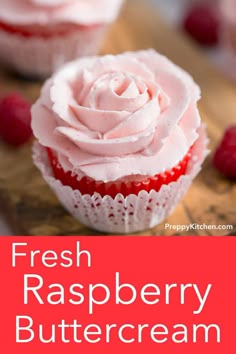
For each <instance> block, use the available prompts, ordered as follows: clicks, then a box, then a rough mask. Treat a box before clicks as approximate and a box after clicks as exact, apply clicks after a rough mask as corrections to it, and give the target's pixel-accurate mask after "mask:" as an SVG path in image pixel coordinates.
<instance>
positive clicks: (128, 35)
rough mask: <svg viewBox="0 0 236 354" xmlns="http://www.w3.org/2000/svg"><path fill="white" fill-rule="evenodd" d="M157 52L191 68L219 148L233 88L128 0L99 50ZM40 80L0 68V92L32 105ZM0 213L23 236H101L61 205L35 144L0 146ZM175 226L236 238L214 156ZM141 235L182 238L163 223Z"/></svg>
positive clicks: (231, 188) (232, 202) (231, 189)
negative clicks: (35, 160)
mask: <svg viewBox="0 0 236 354" xmlns="http://www.w3.org/2000/svg"><path fill="white" fill-rule="evenodd" d="M150 47H152V48H155V49H157V50H158V51H160V52H161V53H163V54H165V55H167V56H168V57H169V58H170V59H172V60H173V61H174V62H176V63H177V64H178V65H180V66H182V67H183V68H184V69H186V70H188V71H189V72H190V73H191V74H192V75H193V77H194V79H195V80H196V81H197V83H198V84H199V85H200V87H201V89H202V100H201V102H200V105H199V106H200V110H201V115H202V118H203V120H204V122H205V123H206V124H207V127H208V132H209V136H210V141H211V142H210V148H212V149H214V147H215V146H216V144H217V143H218V142H219V140H220V138H221V135H222V133H223V130H224V129H225V127H226V126H228V125H230V124H233V123H235V121H236V85H235V84H233V83H231V82H229V81H227V80H226V79H225V78H224V77H223V75H221V74H220V73H219V72H218V71H217V70H216V69H215V68H213V67H212V66H211V65H210V63H209V62H208V61H207V59H206V58H205V56H204V55H203V54H202V53H201V51H200V49H199V48H198V47H196V46H195V45H194V44H193V43H191V41H190V40H189V39H187V38H185V37H184V35H183V34H180V33H176V31H174V30H173V29H171V28H169V27H168V26H167V25H166V24H164V23H163V21H162V20H161V19H160V18H159V16H158V14H157V13H155V12H153V10H151V9H150V8H148V7H147V5H145V1H143V2H141V1H140V2H139V1H138V0H136V1H132V0H130V1H129V2H128V3H127V5H126V6H125V7H124V9H123V12H122V14H121V16H120V18H119V20H118V21H117V23H116V24H115V25H113V26H112V28H111V29H110V32H109V34H108V37H107V39H106V43H105V45H104V48H103V50H102V53H103V54H104V53H119V52H122V51H126V50H137V49H143V48H150ZM41 85H42V83H37V82H30V81H26V80H22V79H20V78H19V77H16V76H14V75H13V74H10V73H8V72H6V71H4V70H3V69H2V70H0V90H1V93H7V92H9V91H12V90H17V91H20V92H22V93H23V94H24V95H25V96H26V97H28V98H29V99H30V100H31V101H32V102H33V101H34V100H35V99H36V98H37V97H38V95H39V92H40V87H41ZM0 209H1V212H3V213H4V214H5V216H6V218H7V220H8V221H9V222H10V224H11V225H12V226H13V227H14V229H15V232H16V233H17V234H18V235H21V234H25V235H99V233H98V232H96V231H94V230H90V229H88V228H86V227H84V226H83V225H80V224H79V223H78V221H76V220H74V219H73V218H72V217H71V216H70V215H69V214H68V213H67V212H66V211H65V210H64V209H63V207H62V206H61V205H60V204H59V202H58V201H57V199H56V197H55V196H54V194H53V193H52V192H51V191H50V189H49V187H48V186H47V185H46V184H45V183H44V181H43V179H42V178H41V175H40V174H39V172H38V171H37V170H36V168H35V167H34V166H33V164H32V160H31V146H30V144H27V145H26V146H24V147H22V148H20V149H13V148H10V147H9V146H6V145H5V144H4V143H2V142H0ZM165 222H166V223H169V224H171V225H175V224H180V225H188V224H192V223H196V224H206V225H234V229H233V230H231V231H227V230H204V231H200V230H190V231H189V232H184V233H182V232H181V234H183V235H187V234H189V235H236V185H235V183H233V182H230V181H228V180H226V179H224V178H223V177H221V176H220V175H219V174H218V173H217V172H216V171H215V170H214V169H213V168H212V166H211V156H209V158H208V159H207V161H206V162H205V164H204V167H203V170H202V172H201V174H200V175H199V176H198V177H197V179H196V180H195V181H194V183H193V185H192V187H191V188H190V190H189V192H188V193H187V195H186V197H185V198H184V200H183V202H182V203H180V204H179V205H178V207H177V209H176V210H175V212H174V213H173V214H172V215H171V216H170V217H169V218H168V219H167V220H166V221H165ZM140 234H142V235H177V234H178V233H176V231H173V230H165V227H164V224H161V225H159V226H158V227H156V228H155V229H152V230H147V231H144V232H141V233H140Z"/></svg>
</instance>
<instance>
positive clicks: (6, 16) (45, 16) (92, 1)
mask: <svg viewBox="0 0 236 354" xmlns="http://www.w3.org/2000/svg"><path fill="white" fill-rule="evenodd" d="M122 3H123V0H112V1H111V0H0V8H1V10H0V21H2V22H6V23H8V24H9V23H11V24H13V25H23V26H25V25H55V24H61V23H69V24H79V25H91V24H92V25H93V24H100V23H109V22H112V21H113V20H114V19H115V18H116V16H117V14H118V12H119V10H120V7H121V5H122Z"/></svg>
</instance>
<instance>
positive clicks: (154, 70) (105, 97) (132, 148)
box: [32, 50, 201, 182]
mask: <svg viewBox="0 0 236 354" xmlns="http://www.w3.org/2000/svg"><path fill="white" fill-rule="evenodd" d="M199 98H200V91H199V88H198V86H197V85H196V84H195V83H194V82H193V80H192V78H191V77H190V76H189V75H188V74H187V73H186V72H184V71H183V70H182V69H180V68H179V67H177V66H176V65H174V64H172V63H171V62H170V61H169V60H168V59H166V58H165V57H163V56H161V55H159V54H158V53H156V52H155V51H154V50H148V51H140V52H136V53H124V54H121V55H117V56H112V55H108V56H105V57H92V58H83V59H79V60H77V61H75V62H73V63H70V64H68V65H66V66H65V67H64V68H63V69H62V70H61V71H59V72H58V73H56V74H55V75H54V76H53V77H52V78H51V79H50V80H48V81H47V83H46V85H45V86H44V88H43V90H42V94H41V97H40V98H39V100H38V101H37V102H36V104H35V105H34V106H33V109H32V127H33V131H34V134H35V136H36V138H37V139H38V140H39V143H40V144H41V145H43V146H46V147H49V148H51V149H53V150H54V151H55V153H56V154H57V158H58V161H59V163H60V164H61V166H62V167H63V169H64V170H65V171H68V170H70V171H73V172H74V173H76V174H78V178H81V177H82V176H83V175H87V176H89V177H91V178H94V179H95V180H102V181H104V182H107V181H114V180H117V179H119V178H122V177H124V176H129V175H149V176H153V175H155V174H157V173H161V172H163V171H165V170H167V169H170V168H172V167H174V166H175V165H177V163H178V162H179V161H181V160H182V159H183V157H184V156H185V154H186V153H187V152H188V150H189V148H190V147H191V146H192V145H193V143H194V142H195V141H196V139H197V138H198V133H197V130H198V128H199V127H200V124H201V123H200V116H199V113H198V109H197V101H198V100H199Z"/></svg>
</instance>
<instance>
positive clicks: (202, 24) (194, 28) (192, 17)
mask: <svg viewBox="0 0 236 354" xmlns="http://www.w3.org/2000/svg"><path fill="white" fill-rule="evenodd" d="M183 27H184V29H185V31H187V33H189V34H190V35H191V36H192V37H193V38H194V39H195V40H196V41H197V42H198V43H200V44H203V45H208V46H213V45H216V44H217V43H218V40H219V19H218V17H217V13H216V11H215V10H214V9H213V8H212V7H210V6H209V5H204V4H202V5H196V6H194V7H192V8H191V9H190V10H189V12H188V13H187V14H186V16H185V18H184V21H183Z"/></svg>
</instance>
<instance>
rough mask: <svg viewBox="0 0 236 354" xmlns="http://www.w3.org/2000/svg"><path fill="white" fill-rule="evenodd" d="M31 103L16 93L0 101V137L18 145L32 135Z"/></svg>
mask: <svg viewBox="0 0 236 354" xmlns="http://www.w3.org/2000/svg"><path fill="white" fill-rule="evenodd" d="M30 108H31V104H30V103H29V102H28V101H26V100H25V99H24V98H22V97H21V96H20V95H19V94H17V93H12V94H10V95H8V96H5V97H4V98H3V99H2V100H1V101H0V137H1V138H2V139H3V140H4V141H5V142H7V143H8V144H11V145H14V146H19V145H21V144H24V143H25V142H26V141H28V140H29V139H30V138H31V136H32V130H31V113H30Z"/></svg>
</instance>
